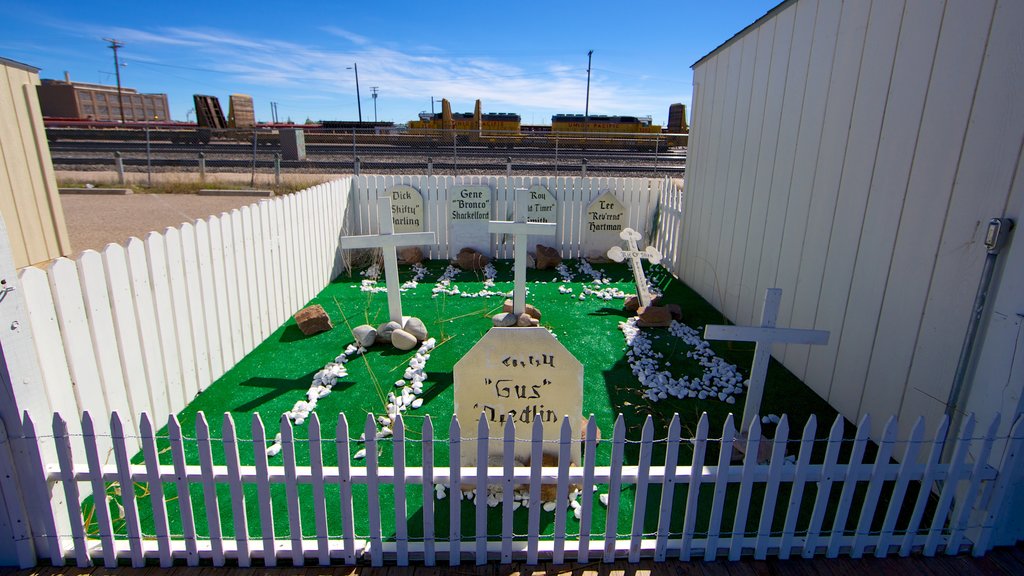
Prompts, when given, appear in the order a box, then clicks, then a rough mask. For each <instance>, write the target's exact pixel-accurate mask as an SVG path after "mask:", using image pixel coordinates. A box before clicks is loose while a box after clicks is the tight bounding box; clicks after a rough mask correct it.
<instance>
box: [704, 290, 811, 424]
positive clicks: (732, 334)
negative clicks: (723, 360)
mask: <svg viewBox="0 0 1024 576" xmlns="http://www.w3.org/2000/svg"><path fill="white" fill-rule="evenodd" d="M781 300H782V290H781V289H779V288H769V289H767V290H766V291H765V294H764V308H762V310H761V325H760V326H723V325H709V326H705V327H704V339H705V340H732V341H740V342H757V347H755V348H754V363H753V364H752V365H751V367H750V384H749V386H748V388H747V400H746V403H745V404H744V405H743V421H742V424H741V426H740V432H741V433H746V432H747V430H749V429H750V423H751V422H753V419H754V416H755V415H758V414H760V412H761V398H762V397H763V396H764V379H765V376H767V374H768V363H769V361H770V360H771V354H772V344H774V343H776V342H785V343H788V344H816V345H823V344H828V337H829V332H828V331H827V330H800V329H797V328H776V327H775V318H776V316H778V314H779V302H780V301H781Z"/></svg>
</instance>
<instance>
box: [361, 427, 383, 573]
mask: <svg viewBox="0 0 1024 576" xmlns="http://www.w3.org/2000/svg"><path fill="white" fill-rule="evenodd" d="M363 433H364V434H365V435H366V438H365V443H364V446H365V450H366V507H367V510H366V515H367V520H368V521H369V524H370V564H371V565H373V566H383V565H384V546H383V542H382V541H381V539H382V535H381V525H380V487H379V486H378V484H377V482H378V464H379V462H378V458H379V455H380V452H379V449H378V448H377V420H376V418H375V417H374V415H373V414H367V415H366V424H365V425H364V426H363Z"/></svg>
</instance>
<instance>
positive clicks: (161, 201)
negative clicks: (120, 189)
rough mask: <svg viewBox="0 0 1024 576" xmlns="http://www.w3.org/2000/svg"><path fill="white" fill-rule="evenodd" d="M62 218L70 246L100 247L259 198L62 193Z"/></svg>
mask: <svg viewBox="0 0 1024 576" xmlns="http://www.w3.org/2000/svg"><path fill="white" fill-rule="evenodd" d="M60 200H61V204H62V205H63V206H64V219H65V221H66V222H67V227H68V235H69V236H70V237H71V248H72V249H73V250H74V252H75V253H76V254H77V253H79V252H81V251H82V250H86V249H92V250H97V251H99V250H102V249H103V248H104V247H105V246H106V245H107V244H109V243H111V242H113V243H117V244H123V243H124V242H127V241H128V239H129V238H131V237H132V236H137V237H139V238H144V237H145V235H146V234H147V233H149V232H151V231H154V230H156V231H159V232H162V231H163V230H164V228H167V227H168V226H178V225H179V224H181V223H182V222H190V221H192V220H195V219H197V218H206V217H207V216H211V215H213V214H220V213H221V212H226V211H230V210H232V209H235V208H240V207H242V206H247V205H249V204H253V203H256V202H259V201H260V199H259V198H257V197H252V196H247V197H225V196H195V195H191V194H130V195H127V196H103V195H98V194H95V195H94V194H62V195H61V197H60Z"/></svg>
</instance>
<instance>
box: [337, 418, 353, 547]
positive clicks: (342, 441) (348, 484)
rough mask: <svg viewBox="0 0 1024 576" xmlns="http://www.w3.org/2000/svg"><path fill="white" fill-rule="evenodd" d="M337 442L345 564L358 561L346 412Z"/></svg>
mask: <svg viewBox="0 0 1024 576" xmlns="http://www.w3.org/2000/svg"><path fill="white" fill-rule="evenodd" d="M334 439H335V442H336V443H337V445H336V448H337V451H338V492H339V499H340V501H341V505H340V507H341V537H342V540H343V542H344V554H343V555H342V558H343V559H344V561H345V564H348V565H349V566H352V565H353V564H355V563H356V550H355V548H356V546H355V516H354V514H353V510H352V464H351V461H350V459H351V458H352V455H351V452H349V439H348V419H346V418H345V413H344V412H339V413H338V426H337V428H335V438H334Z"/></svg>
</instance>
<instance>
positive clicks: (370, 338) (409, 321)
mask: <svg viewBox="0 0 1024 576" xmlns="http://www.w3.org/2000/svg"><path fill="white" fill-rule="evenodd" d="M428 336H429V334H428V333H427V327H426V325H424V324H423V321H422V320H420V319H419V318H417V317H415V316H402V321H401V322H396V321H394V320H390V321H388V322H385V323H383V324H381V325H380V326H377V327H376V328H374V327H373V326H370V325H369V324H361V325H359V326H356V327H355V328H353V329H352V337H353V338H354V339H355V341H356V344H357V345H359V346H362V347H363V348H369V347H371V346H373V345H374V344H390V345H392V346H394V347H395V348H397V349H399V350H412V349H413V348H415V347H416V344H418V343H420V342H425V341H426V340H427V337H428Z"/></svg>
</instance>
